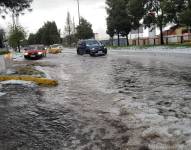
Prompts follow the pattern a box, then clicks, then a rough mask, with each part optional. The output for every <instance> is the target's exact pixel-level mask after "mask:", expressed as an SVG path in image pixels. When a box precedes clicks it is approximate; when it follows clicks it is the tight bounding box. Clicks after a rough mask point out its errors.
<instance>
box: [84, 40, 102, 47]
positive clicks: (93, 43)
mask: <svg viewBox="0 0 191 150" xmlns="http://www.w3.org/2000/svg"><path fill="white" fill-rule="evenodd" d="M86 45H87V46H100V43H99V42H98V41H95V40H92V41H86Z"/></svg>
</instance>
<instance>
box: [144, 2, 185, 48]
mask: <svg viewBox="0 0 191 150" xmlns="http://www.w3.org/2000/svg"><path fill="white" fill-rule="evenodd" d="M183 4H184V0H170V1H167V0H148V1H147V2H146V5H145V9H146V12H147V13H146V15H145V16H144V24H145V25H146V26H147V27H150V26H152V25H156V26H157V27H159V29H160V39H161V45H163V44H164V38H163V27H164V26H166V25H167V24H168V23H172V22H174V23H178V19H177V16H178V13H180V11H181V7H182V6H183Z"/></svg>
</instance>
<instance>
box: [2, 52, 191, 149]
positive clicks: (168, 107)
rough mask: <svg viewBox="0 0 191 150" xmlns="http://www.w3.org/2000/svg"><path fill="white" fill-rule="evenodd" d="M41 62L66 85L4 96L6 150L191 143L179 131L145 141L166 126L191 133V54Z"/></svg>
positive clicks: (71, 56)
mask: <svg viewBox="0 0 191 150" xmlns="http://www.w3.org/2000/svg"><path fill="white" fill-rule="evenodd" d="M40 61H41V62H43V61H49V62H51V63H52V64H54V65H55V67H43V69H44V70H45V71H46V72H47V73H48V74H49V75H50V76H51V77H52V78H55V79H57V80H58V81H59V86H58V87H55V88H42V87H26V86H21V85H4V86H2V87H1V91H0V92H3V93H7V94H6V95H3V96H0V149H2V150H15V149H16V150H28V149H29V150H46V149H47V150H127V148H129V149H132V150H133V149H137V150H138V149H141V147H142V146H144V145H145V146H147V145H148V144H150V143H152V141H155V142H160V143H164V142H165V141H168V140H169V139H170V141H171V142H172V143H173V142H174V143H178V144H185V143H186V140H189V138H190V137H191V133H188V132H186V133H183V132H182V134H181V135H180V136H178V135H177V136H174V135H175V133H177V132H175V130H170V131H171V132H170V134H171V135H173V137H166V138H167V139H166V138H164V141H163V140H161V139H160V137H158V135H157V138H156V137H152V138H151V137H147V136H143V135H142V133H143V132H144V131H145V130H146V129H148V128H150V127H152V126H154V127H156V125H157V124H159V123H161V124H160V126H171V125H173V124H175V123H177V122H178V123H179V122H182V121H183V120H184V121H185V122H187V123H188V124H187V125H188V126H189V125H190V126H191V122H190V120H191V103H190V100H191V74H190V73H191V65H190V64H191V55H189V54H178V53H176V54H172V53H165V52H152V53H151V52H150V53H147V52H131V51H128V52H126V51H120V52H118V51H110V52H109V55H108V56H101V57H90V56H89V55H84V56H77V55H76V53H75V51H74V50H65V51H64V52H63V53H62V54H60V55H49V56H48V57H47V58H45V59H44V60H40ZM141 114H143V116H147V115H150V114H154V115H153V116H155V117H154V118H152V117H153V116H152V117H150V118H149V117H147V118H141V117H142V115H141ZM134 116H135V117H134ZM137 116H141V117H137ZM158 118H162V119H161V120H159V121H158ZM169 118H171V122H170V121H169ZM172 118H173V119H174V120H175V121H174V122H173V121H172ZM170 129H172V128H170ZM173 129H174V128H173ZM142 149H143V147H142Z"/></svg>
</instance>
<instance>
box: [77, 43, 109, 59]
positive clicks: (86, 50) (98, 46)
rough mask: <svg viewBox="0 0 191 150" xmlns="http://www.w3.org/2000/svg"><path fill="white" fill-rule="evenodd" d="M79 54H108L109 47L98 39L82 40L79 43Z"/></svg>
mask: <svg viewBox="0 0 191 150" xmlns="http://www.w3.org/2000/svg"><path fill="white" fill-rule="evenodd" d="M77 54H78V55H83V54H90V56H96V55H107V48H106V47H105V46H104V45H103V44H102V43H101V42H99V41H97V40H92V39H89V40H80V41H79V42H78V45H77Z"/></svg>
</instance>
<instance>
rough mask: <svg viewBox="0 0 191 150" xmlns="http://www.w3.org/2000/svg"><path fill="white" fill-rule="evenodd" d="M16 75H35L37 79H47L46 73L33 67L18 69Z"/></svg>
mask: <svg viewBox="0 0 191 150" xmlns="http://www.w3.org/2000/svg"><path fill="white" fill-rule="evenodd" d="M14 75H33V76H37V77H46V75H45V74H44V72H42V71H39V70H36V69H34V68H33V67H31V66H24V67H23V66H21V67H16V68H15V73H14Z"/></svg>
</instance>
